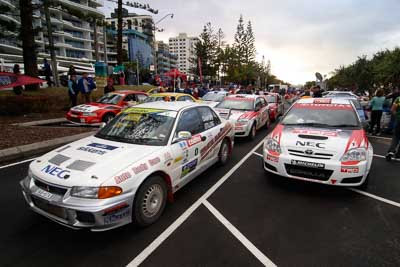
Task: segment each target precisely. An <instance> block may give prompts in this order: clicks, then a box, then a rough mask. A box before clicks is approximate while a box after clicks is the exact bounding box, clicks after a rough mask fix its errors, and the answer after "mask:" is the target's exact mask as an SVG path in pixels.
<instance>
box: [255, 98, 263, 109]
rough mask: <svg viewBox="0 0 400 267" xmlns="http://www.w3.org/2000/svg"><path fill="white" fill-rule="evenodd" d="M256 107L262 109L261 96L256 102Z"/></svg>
mask: <svg viewBox="0 0 400 267" xmlns="http://www.w3.org/2000/svg"><path fill="white" fill-rule="evenodd" d="M254 106H255V109H256V110H257V109H258V110H259V109H261V108H262V104H261V99H260V98H257V99H256V103H255V105H254Z"/></svg>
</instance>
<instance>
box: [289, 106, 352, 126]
mask: <svg viewBox="0 0 400 267" xmlns="http://www.w3.org/2000/svg"><path fill="white" fill-rule="evenodd" d="M282 124H284V125H300V126H301V125H304V126H315V127H338V128H344V127H357V128H359V127H360V124H359V121H358V119H357V114H356V113H355V111H354V109H353V107H352V106H351V105H349V104H346V105H343V104H304V103H302V104H299V103H297V104H295V105H294V106H293V107H292V108H291V109H290V110H289V111H288V113H287V114H286V116H285V117H284V118H283V119H282Z"/></svg>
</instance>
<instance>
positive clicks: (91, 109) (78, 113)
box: [65, 90, 148, 125]
mask: <svg viewBox="0 0 400 267" xmlns="http://www.w3.org/2000/svg"><path fill="white" fill-rule="evenodd" d="M147 96H148V94H147V93H144V92H139V91H132V90H121V91H115V92H112V93H108V94H106V95H104V96H103V97H101V98H100V99H99V100H97V101H96V102H92V103H89V104H82V105H78V106H75V107H72V108H71V109H70V110H69V111H68V113H67V114H66V116H65V117H66V118H67V120H68V121H69V122H72V123H75V124H83V125H99V124H101V123H102V122H105V123H108V122H109V121H111V120H112V119H113V118H114V117H115V116H116V115H117V114H118V113H120V112H121V110H122V109H124V108H127V107H129V106H133V105H136V104H139V103H143V102H144V101H145V100H146V98H147Z"/></svg>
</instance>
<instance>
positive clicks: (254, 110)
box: [215, 94, 270, 139]
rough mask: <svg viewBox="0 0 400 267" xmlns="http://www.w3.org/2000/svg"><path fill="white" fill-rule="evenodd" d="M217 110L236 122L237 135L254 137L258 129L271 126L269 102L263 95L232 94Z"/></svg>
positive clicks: (225, 117) (222, 115)
mask: <svg viewBox="0 0 400 267" xmlns="http://www.w3.org/2000/svg"><path fill="white" fill-rule="evenodd" d="M215 110H217V112H218V113H219V115H220V116H221V117H222V118H224V119H229V120H230V121H231V122H232V123H234V124H235V136H237V137H249V138H250V139H254V137H255V136H256V133H257V130H258V129H260V128H261V127H263V126H266V127H269V125H270V118H269V111H268V103H267V100H266V98H265V96H263V95H240V94H239V95H230V96H227V97H225V98H224V100H223V101H222V102H221V103H219V104H218V105H217V106H216V107H215Z"/></svg>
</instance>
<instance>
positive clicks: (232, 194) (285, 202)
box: [0, 130, 400, 266]
mask: <svg viewBox="0 0 400 267" xmlns="http://www.w3.org/2000/svg"><path fill="white" fill-rule="evenodd" d="M266 134H267V131H266V130H262V131H260V132H259V133H258V135H257V138H256V140H254V141H252V142H249V141H244V140H236V144H235V150H234V155H233V158H232V160H231V162H230V163H229V164H228V165H226V166H224V167H217V166H215V167H212V168H211V169H210V170H208V171H206V172H205V173H203V174H202V175H201V176H199V177H198V178H196V179H195V180H194V181H192V182H191V183H190V184H188V185H187V186H186V187H185V188H183V189H182V190H180V191H179V192H178V193H177V194H176V195H175V202H174V203H171V204H168V206H167V208H166V211H165V213H164V214H163V216H162V217H161V219H160V220H159V221H158V222H157V223H156V224H154V225H152V226H150V227H147V228H137V227H135V226H134V225H128V226H125V227H122V228H119V229H116V230H113V231H108V232H100V233H92V232H89V231H75V230H71V229H68V228H65V227H63V226H59V225H58V224H56V223H53V222H51V221H49V220H48V219H46V218H43V217H42V216H39V215H36V214H35V213H33V212H32V211H30V210H29V209H28V207H27V205H26V204H25V203H24V200H23V197H22V194H21V191H20V188H19V184H18V182H19V180H20V179H22V178H23V177H24V176H25V175H26V172H27V168H28V164H29V163H22V164H18V165H15V166H10V167H6V168H1V169H0V185H1V186H0V188H1V189H2V194H0V203H1V204H0V205H1V211H2V215H3V216H2V218H3V219H2V220H1V221H0V251H1V252H0V266H125V265H127V264H129V263H131V264H132V265H134V264H135V263H136V262H142V266H262V265H263V264H264V265H265V264H272V263H273V264H276V265H278V266H400V224H399V222H400V204H398V203H400V193H399V192H400V175H399V173H400V162H386V161H385V160H384V159H382V158H379V157H375V158H374V163H373V167H372V171H371V180H370V184H369V187H368V189H367V192H368V193H370V194H373V195H367V194H365V193H364V192H360V191H359V192H355V191H351V190H349V189H346V188H338V187H330V186H321V185H317V184H311V183H305V182H301V181H294V180H289V179H285V178H281V177H276V176H273V175H270V174H266V173H265V172H264V171H263V169H262V167H261V158H260V157H259V156H258V155H257V154H256V153H249V152H251V151H252V150H253V149H254V150H255V152H258V153H260V152H261V146H260V147H259V148H258V149H257V147H256V145H257V144H259V143H260V141H261V140H262V139H263V138H264V137H265V135H266ZM371 142H372V143H373V146H374V149H375V153H376V154H380V155H383V154H382V153H385V152H386V149H387V146H388V144H387V143H388V140H385V139H379V138H371ZM238 163H239V164H238ZM221 178H223V179H224V180H225V179H226V181H224V182H223V183H221V181H222V180H220V179H221ZM217 186H219V187H217ZM210 189H211V191H210ZM204 194H206V197H204ZM374 196H379V197H381V198H384V199H376V198H373V197H374ZM387 200H391V201H393V203H389V201H387ZM385 201H386V202H385ZM192 205H194V206H192ZM188 211H190V212H188ZM177 219H178V221H177ZM171 225H172V226H171ZM174 226H176V229H175V228H173V227H174ZM171 227H172V228H171ZM166 229H168V230H171V229H173V230H174V231H167V234H166V232H164V231H165V230H166ZM154 240H156V241H157V242H158V241H159V242H158V243H157V244H159V246H155V245H154V243H152V242H153V241H154ZM138 255H140V256H143V258H140V259H141V260H139V261H134V262H131V261H132V260H134V259H135V260H138V258H136V257H137V256H138ZM142 260H143V261H142Z"/></svg>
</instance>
